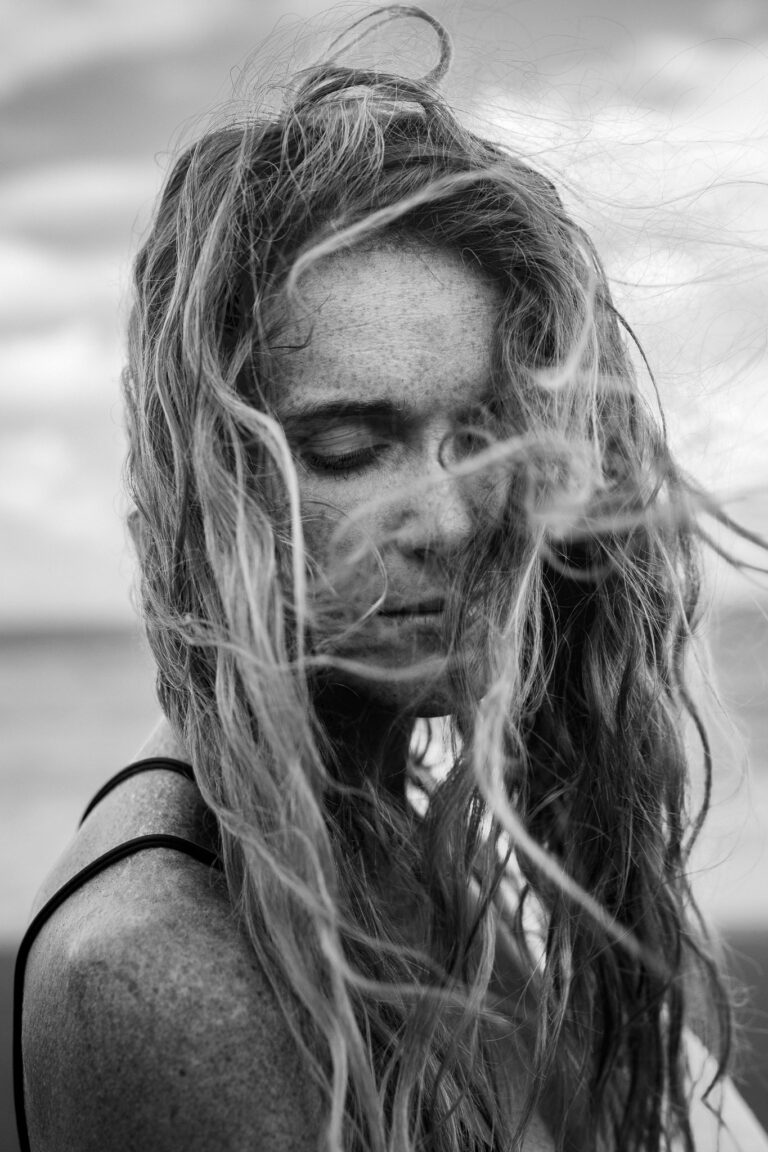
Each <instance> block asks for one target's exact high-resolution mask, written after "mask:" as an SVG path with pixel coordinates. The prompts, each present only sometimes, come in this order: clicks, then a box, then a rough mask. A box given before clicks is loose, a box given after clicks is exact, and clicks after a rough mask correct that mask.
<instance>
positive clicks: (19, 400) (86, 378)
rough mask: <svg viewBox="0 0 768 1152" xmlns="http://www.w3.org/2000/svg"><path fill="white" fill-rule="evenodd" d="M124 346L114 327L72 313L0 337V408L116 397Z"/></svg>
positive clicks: (108, 402) (102, 400) (30, 408)
mask: <svg viewBox="0 0 768 1152" xmlns="http://www.w3.org/2000/svg"><path fill="white" fill-rule="evenodd" d="M121 367H122V350H121V345H120V341H119V339H118V338H117V333H116V331H115V329H114V328H112V329H110V328H108V327H102V326H100V325H99V324H98V323H97V322H96V321H95V320H88V319H85V318H84V317H83V318H79V317H78V318H75V319H72V320H67V321H65V322H63V323H60V324H54V325H52V326H51V327H49V328H37V329H35V328H31V329H29V330H28V331H26V332H24V333H23V334H20V335H15V336H10V337H5V338H2V339H0V411H4V412H8V411H9V410H13V409H15V410H20V411H28V412H30V413H31V412H34V411H35V410H40V409H41V408H47V407H51V406H53V407H60V406H61V405H64V404H66V405H70V406H71V405H73V404H74V405H80V406H82V405H90V406H93V405H94V404H100V405H103V406H105V407H110V406H111V404H112V403H113V402H114V401H115V400H116V398H117V381H118V378H119V375H120V370H121Z"/></svg>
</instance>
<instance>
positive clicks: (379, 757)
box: [314, 682, 413, 799]
mask: <svg viewBox="0 0 768 1152" xmlns="http://www.w3.org/2000/svg"><path fill="white" fill-rule="evenodd" d="M314 705H315V710H316V712H317V715H318V718H319V720H320V721H321V723H322V725H323V727H324V728H325V730H326V732H327V733H328V737H329V739H330V742H331V746H332V749H333V752H334V756H335V759H336V763H337V766H338V770H339V773H340V776H341V779H342V780H343V781H344V782H346V783H349V784H354V783H356V782H357V781H359V780H360V779H362V778H365V779H368V780H371V781H374V782H376V784H377V785H378V786H379V787H381V788H384V789H386V790H387V791H388V792H391V793H393V794H394V795H396V796H399V797H402V798H403V799H404V797H405V770H406V764H407V760H408V747H409V744H410V737H411V729H412V727H413V718H412V717H408V716H404V715H402V713H398V712H396V711H394V710H393V709H391V708H387V707H382V706H381V705H379V704H377V703H376V702H375V701H372V700H371V699H370V698H369V697H367V696H366V695H364V694H363V693H362V692H360V691H359V690H358V689H355V688H351V687H348V686H346V685H343V684H332V683H328V682H326V683H324V684H321V685H319V686H318V688H317V691H316V693H315V696H314Z"/></svg>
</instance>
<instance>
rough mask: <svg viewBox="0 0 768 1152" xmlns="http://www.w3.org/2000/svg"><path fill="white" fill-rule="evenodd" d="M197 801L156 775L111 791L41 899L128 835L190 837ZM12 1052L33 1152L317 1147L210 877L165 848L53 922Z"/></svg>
mask: <svg viewBox="0 0 768 1152" xmlns="http://www.w3.org/2000/svg"><path fill="white" fill-rule="evenodd" d="M174 795H175V797H176V799H175V801H174V800H173V797H174ZM195 795H196V793H195V790H194V789H193V788H192V786H191V785H190V784H189V783H188V782H187V781H186V780H184V779H183V778H181V777H177V776H172V775H171V774H170V773H168V772H163V771H162V770H160V771H153V772H151V773H147V774H145V775H142V776H140V777H136V778H135V779H134V780H133V781H129V782H126V783H125V784H124V785H121V786H120V787H119V788H118V789H116V790H115V793H113V794H110V796H108V797H107V798H105V800H104V801H103V803H102V804H101V805H99V806H98V808H97V809H96V810H95V812H94V813H93V815H92V816H91V817H89V820H88V821H86V823H85V825H84V826H83V829H82V830H81V832H80V834H79V835H78V837H76V838H75V841H74V842H73V844H72V846H71V847H70V849H69V850H68V852H67V853H66V854H65V857H64V858H63V859H62V861H61V862H60V865H59V866H57V869H55V870H54V875H53V876H52V877H51V879H50V881H49V883H47V884H46V885H45V886H44V889H51V890H55V888H57V887H58V886H59V885H60V884H61V883H62V882H63V881H64V880H66V879H67V878H68V876H69V875H71V874H72V873H73V872H75V871H77V870H78V869H79V868H80V867H82V866H83V865H84V864H85V863H87V862H88V857H90V858H91V859H93V858H94V857H95V856H96V855H99V854H100V852H101V851H105V850H106V849H107V848H108V847H111V846H113V845H114V844H116V843H119V842H120V840H125V839H128V838H129V837H131V836H135V835H141V834H143V833H144V832H151V831H166V832H174V833H176V834H178V835H185V834H186V835H188V836H190V837H191V838H195V839H197V838H198V837H196V836H194V835H193V832H194V827H192V826H191V825H194V824H195V820H196V816H197V814H196V813H195V810H194V808H195V802H194V797H195ZM168 808H170V809H173V810H175V814H176V821H175V825H174V826H172V827H169V826H168V819H167V817H168V811H165V809H168ZM121 821H122V823H123V825H124V826H125V830H124V832H123V834H122V835H121V836H119V837H117V838H116V837H115V836H114V835H113V833H114V831H115V826H116V825H119V824H120V823H121ZM158 823H162V824H163V827H158ZM185 825H190V827H185ZM110 839H111V843H108V842H107V841H109V840H110ZM48 894H49V893H48V892H47V891H45V890H44V892H43V894H42V897H43V898H45V897H46V896H47V895H48ZM22 1044H23V1053H24V1073H25V1100H26V1112H27V1120H28V1125H29V1133H30V1141H31V1147H32V1149H33V1152H54V1150H55V1152H68V1150H71V1152H75V1150H76V1152H91V1150H93V1152H96V1150H98V1152H103V1150H104V1149H105V1148H109V1149H110V1150H111V1152H128V1150H131V1152H132V1150H134V1149H135V1150H136V1152H139V1150H141V1152H145V1150H146V1149H148V1148H151V1149H153V1150H154V1152H182V1150H184V1152H214V1150H215V1152H225V1150H226V1152H229V1150H231V1152H236V1150H239V1149H243V1150H245V1149H248V1150H249V1152H253V1150H254V1149H258V1150H260V1152H284V1150H285V1152H288V1150H289V1149H291V1150H294V1149H295V1150H301V1149H305V1148H306V1149H310V1148H311V1149H316V1148H317V1146H318V1134H319V1131H320V1128H321V1120H320V1109H319V1100H318V1097H317V1094H316V1092H315V1090H314V1087H313V1085H312V1084H311V1082H310V1081H309V1078H308V1076H307V1074H306V1072H305V1071H304V1069H303V1066H302V1061H301V1057H300V1054H299V1052H298V1050H297V1047H296V1045H295V1042H294V1040H293V1037H292V1035H291V1032H290V1030H289V1028H288V1025H287V1023H286V1020H285V1017H284V1015H283V1011H282V1008H281V1005H280V1002H279V999H278V996H277V995H276V993H275V992H274V991H273V989H272V987H271V986H270V984H269V983H268V981H267V980H266V978H265V976H264V973H263V972H262V971H261V970H260V968H259V965H258V962H257V960H256V957H255V955H254V953H253V950H252V948H251V947H250V945H249V944H248V941H247V940H246V939H245V938H244V936H243V935H242V934H241V932H240V931H239V929H238V927H237V925H236V924H235V922H234V919H233V916H232V912H231V908H230V904H229V899H228V895H227V891H226V886H225V884H224V881H223V878H222V877H220V876H219V875H213V874H212V872H211V871H210V870H209V869H207V868H206V867H204V866H203V865H201V864H199V863H198V862H197V861H195V860H193V859H191V858H189V857H187V856H184V855H182V854H181V853H179V852H176V851H174V850H172V849H152V850H149V851H143V852H141V853H139V854H137V855H135V856H133V857H129V858H128V859H126V860H123V861H120V862H119V863H117V864H115V865H113V866H111V867H110V868H109V869H108V870H107V871H105V872H103V873H101V874H99V875H98V876H96V877H94V878H93V879H92V880H91V881H90V882H89V883H88V884H87V885H86V886H85V887H84V888H82V889H80V890H79V891H78V892H76V893H75V894H74V895H73V896H71V897H70V899H69V900H67V901H66V902H65V903H64V905H63V906H62V907H61V908H59V909H58V910H57V911H56V912H55V913H54V915H53V917H52V918H51V920H50V921H49V922H48V923H47V924H46V925H45V927H44V928H43V929H42V931H41V933H40V935H39V937H38V939H37V941H36V942H35V944H34V946H33V948H32V951H31V953H30V956H29V961H28V964H27V974H26V980H25V991H24V1018H23V1029H22Z"/></svg>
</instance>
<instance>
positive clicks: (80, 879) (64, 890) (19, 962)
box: [13, 760, 222, 1152]
mask: <svg viewBox="0 0 768 1152" xmlns="http://www.w3.org/2000/svg"><path fill="white" fill-rule="evenodd" d="M148 763H149V761H138V762H137V764H132V765H131V766H130V768H131V769H137V770H138V771H144V770H145V768H144V766H146V765H147V764H148ZM152 764H153V765H154V766H157V767H169V766H170V765H171V764H181V761H165V760H163V761H162V762H161V761H152ZM188 768H189V765H182V769H188ZM190 772H191V769H190ZM133 774H134V773H133V772H132V771H130V770H126V771H125V772H123V773H118V776H117V777H113V779H112V780H110V782H109V784H108V785H106V788H105V789H104V788H103V789H102V790H101V793H99V794H98V798H101V795H104V794H106V792H108V791H109V789H110V786H113V785H114V783H115V782H116V781H117V780H118V777H119V778H122V779H126V778H127V776H132V775H133ZM182 774H183V775H186V774H187V773H186V772H184V771H183V772H182ZM92 807H93V802H91V804H90V805H89V806H88V809H87V810H86V815H87V814H88V811H90V809H91V808H92ZM83 819H85V817H83ZM145 848H173V849H175V850H176V851H178V852H184V853H185V854H186V855H187V856H192V857H193V859H195V860H198V861H199V862H200V863H201V864H205V865H206V866H207V867H209V868H217V869H219V870H221V869H222V863H221V859H220V857H219V856H217V855H216V853H215V852H212V851H211V849H210V848H203V847H202V846H201V845H200V844H195V843H194V841H192V840H185V839H184V838H183V837H182V836H171V835H169V834H166V833H154V834H150V835H146V836H135V837H134V838H133V839H132V840H126V841H125V843H124V844H118V845H117V846H116V847H115V848H110V850H109V851H108V852H105V853H103V855H101V856H98V857H97V858H96V859H95V860H92V861H91V863H90V864H86V866H85V868H81V869H80V871H79V872H77V873H75V875H74V876H73V877H72V878H71V879H70V880H68V881H67V882H66V884H64V885H62V887H61V888H59V890H58V891H57V892H55V893H54V894H53V896H51V898H50V900H47V901H46V902H45V904H44V905H43V907H42V908H41V909H40V911H39V912H38V913H37V915H36V916H35V917H34V918H33V920H32V922H31V923H30V925H29V927H28V928H27V930H26V932H25V933H24V936H23V938H22V941H21V944H20V945H19V951H18V953H17V955H16V966H15V970H14V977H13V1099H14V1105H15V1109H16V1127H17V1130H18V1134H19V1146H20V1149H21V1152H30V1147H29V1132H28V1130H27V1116H26V1112H25V1110H24V1068H23V1064H22V1053H21V1016H22V1001H23V996H24V974H25V971H26V966H27V957H28V956H29V953H30V949H31V948H32V945H33V944H34V942H35V940H36V938H37V935H38V933H39V931H40V929H41V928H42V927H43V925H44V924H45V922H46V921H47V920H48V919H49V918H50V917H51V916H52V915H53V913H54V912H55V911H56V909H57V908H59V907H61V905H62V904H63V903H64V901H65V900H67V899H68V898H69V897H70V896H71V895H72V894H73V893H74V892H76V891H77V890H78V888H82V887H83V885H84V884H87V883H88V881H89V880H91V879H92V878H93V877H94V876H96V875H98V873H99V872H103V871H104V869H105V868H108V867H109V866H110V864H115V863H116V862H117V861H118V860H124V859H125V858H126V857H127V856H133V855H134V854H135V853H136V852H140V851H142V850H143V849H145Z"/></svg>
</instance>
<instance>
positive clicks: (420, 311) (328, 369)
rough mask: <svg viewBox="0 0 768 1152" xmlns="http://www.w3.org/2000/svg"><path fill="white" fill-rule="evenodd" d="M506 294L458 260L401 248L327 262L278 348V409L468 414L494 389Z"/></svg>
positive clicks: (315, 271) (306, 282)
mask: <svg viewBox="0 0 768 1152" xmlns="http://www.w3.org/2000/svg"><path fill="white" fill-rule="evenodd" d="M500 303H501V292H500V289H499V288H498V287H497V285H496V284H495V283H494V282H493V281H492V280H491V279H490V277H488V276H487V275H485V274H484V273H482V272H481V271H480V270H478V269H477V268H475V267H472V266H471V265H467V264H465V263H464V262H463V261H462V259H461V258H460V257H459V255H458V254H456V253H453V252H451V251H449V250H442V249H433V248H429V247H427V246H426V245H423V246H422V245H419V244H416V243H413V242H410V243H408V242H404V243H403V245H402V247H399V248H395V247H394V246H392V245H388V246H387V247H377V248H370V249H363V250H352V251H350V252H343V253H338V254H335V255H333V256H331V257H328V258H325V259H323V260H322V261H321V262H319V263H318V264H316V265H314V266H313V267H311V268H310V270H309V271H308V272H307V273H306V274H305V275H304V276H303V277H302V279H301V281H300V283H299V299H298V301H297V302H295V303H294V304H292V305H291V306H290V308H289V312H288V316H287V324H286V325H285V327H284V329H283V332H282V334H281V337H280V340H279V346H278V347H277V348H276V349H275V352H276V361H277V369H278V371H277V376H278V381H277V383H278V387H277V395H276V396H275V409H276V412H277V414H278V416H279V417H281V418H283V419H285V418H289V417H290V416H292V415H294V414H295V413H298V412H300V411H301V409H303V408H304V407H306V406H307V405H309V406H313V405H316V404H318V403H325V402H330V403H333V402H337V401H346V400H350V401H354V400H356V399H357V400H369V399H376V400H382V401H388V402H390V403H394V404H397V405H398V406H400V407H409V408H419V407H424V408H426V409H432V408H434V407H435V405H437V406H438V407H439V408H441V409H442V408H448V407H450V408H459V407H465V406H466V405H467V404H471V403H473V402H476V401H477V400H479V399H480V398H481V397H482V396H483V395H484V394H485V392H486V391H487V389H488V386H489V377H490V366H491V346H492V340H493V334H494V328H495V324H496V320H497V317H498V314H499V307H500Z"/></svg>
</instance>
